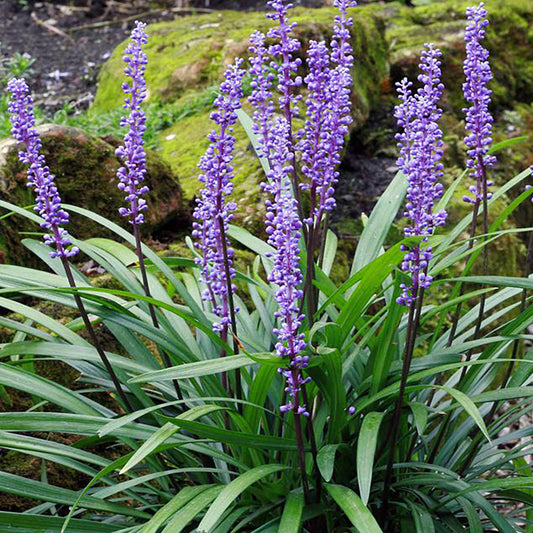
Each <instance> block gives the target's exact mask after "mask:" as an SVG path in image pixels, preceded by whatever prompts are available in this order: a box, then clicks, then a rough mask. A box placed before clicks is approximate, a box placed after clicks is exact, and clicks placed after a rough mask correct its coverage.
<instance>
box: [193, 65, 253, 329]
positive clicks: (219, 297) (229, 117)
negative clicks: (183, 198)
mask: <svg viewBox="0 0 533 533" xmlns="http://www.w3.org/2000/svg"><path fill="white" fill-rule="evenodd" d="M241 65H242V60H241V59H237V60H236V61H235V64H233V65H232V66H230V67H229V69H228V70H227V71H226V74H225V81H224V82H223V83H222V84H221V86H220V93H221V94H220V96H218V98H217V99H216V100H215V103H214V105H215V107H216V108H217V110H216V111H214V112H213V113H212V114H211V119H212V120H213V121H214V122H215V123H216V124H217V125H218V126H219V131H216V130H213V131H212V132H211V133H210V134H209V135H208V139H209V141H210V142H211V144H210V145H209V148H208V149H207V151H206V153H205V154H204V155H203V156H202V158H201V159H200V163H199V165H198V166H199V168H200V169H201V171H202V175H201V176H200V177H199V180H200V181H201V182H202V183H203V184H204V187H203V189H202V190H201V191H200V192H199V196H198V198H197V200H196V208H195V210H194V217H195V218H196V220H197V222H194V224H193V227H194V231H193V237H195V238H196V239H197V243H196V246H197V248H198V249H199V250H200V251H201V254H202V257H201V258H199V259H197V264H198V265H200V266H201V281H202V282H203V283H205V284H206V286H207V289H206V290H205V291H204V294H203V295H202V298H203V299H204V301H208V302H211V305H212V306H213V312H214V313H215V315H217V317H219V318H220V322H218V323H215V324H213V329H214V330H215V331H218V332H222V333H224V332H227V330H228V326H229V325H230V322H231V317H230V316H229V307H228V305H229V302H228V279H227V276H226V266H225V256H226V254H227V257H228V263H229V266H228V270H229V275H230V278H234V277H235V269H234V268H233V261H232V257H233V253H234V252H233V249H232V248H231V247H230V246H229V241H228V239H227V237H226V234H227V229H228V224H229V222H230V221H231V220H232V218H233V211H235V209H236V205H235V203H234V202H231V201H228V197H229V196H231V194H232V192H233V182H232V180H233V166H232V165H231V162H232V159H233V150H234V147H235V137H234V136H233V135H232V132H233V126H234V124H235V122H236V121H237V110H238V109H240V108H241V99H242V97H243V91H242V79H243V76H244V73H245V72H244V70H242V69H241V68H240V67H241ZM232 290H235V287H234V286H232Z"/></svg>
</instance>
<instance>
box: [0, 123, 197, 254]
mask: <svg viewBox="0 0 533 533" xmlns="http://www.w3.org/2000/svg"><path fill="white" fill-rule="evenodd" d="M38 129H39V131H40V132H41V136H42V141H43V151H42V153H43V154H44V156H45V157H46V161H47V163H48V166H49V167H50V170H51V172H52V173H53V174H54V175H55V176H56V181H57V184H58V188H59V190H60V193H61V196H62V199H63V201H64V202H65V203H67V204H68V203H71V204H75V205H78V206H80V207H84V208H86V209H90V210H92V211H95V212H96V213H98V214H100V215H102V216H104V217H106V218H108V219H109V220H112V221H114V222H118V223H120V224H121V225H126V224H127V222H126V221H124V219H123V218H122V217H121V216H120V215H119V214H118V211H117V210H118V208H119V207H120V205H122V202H123V193H122V191H120V190H119V189H118V188H117V178H116V176H115V174H116V171H117V169H118V168H119V166H120V162H119V160H118V158H117V157H116V156H115V148H116V146H117V144H118V142H119V141H118V140H117V139H114V138H105V139H104V138H97V137H91V136H89V135H88V134H86V133H85V132H84V131H82V130H80V129H78V128H71V127H66V126H57V125H53V124H45V125H43V126H39V128H38ZM147 166H148V172H147V176H146V183H147V185H148V186H149V187H150V189H151V192H150V194H149V195H148V196H147V201H148V204H149V209H148V211H147V213H146V224H145V227H144V231H145V232H146V234H150V233H153V232H157V231H158V230H160V229H162V228H163V227H164V226H165V225H166V224H169V223H171V222H176V223H177V224H179V223H180V221H181V223H182V224H183V223H184V222H185V221H186V220H187V218H188V211H187V208H186V207H184V204H183V202H182V192H181V189H180V187H179V184H178V183H177V181H176V180H175V178H174V177H173V175H172V172H171V170H170V168H169V166H168V165H167V164H166V163H164V162H163V161H162V160H161V158H160V157H159V156H158V155H157V154H155V153H153V152H149V153H148V159H147ZM0 195H1V197H2V199H4V200H7V201H9V202H11V203H14V204H16V205H19V206H28V205H32V204H33V203H34V199H33V195H32V192H31V190H30V189H29V188H28V187H26V171H25V168H24V166H23V165H22V164H21V163H20V162H19V161H18V157H17V148H16V146H15V142H14V141H13V140H12V139H4V140H3V141H0ZM71 222H72V223H71V225H70V226H69V231H70V232H71V233H72V235H74V236H75V237H80V238H88V237H96V236H100V237H101V236H104V234H105V231H104V230H103V228H102V227H101V226H99V225H97V224H96V223H93V222H92V221H90V220H89V219H87V218H82V217H79V216H76V215H72V217H71ZM1 225H2V231H1V232H0V251H2V254H3V256H4V258H3V259H4V260H5V261H10V260H13V259H15V258H16V260H17V263H19V264H20V263H25V264H27V263H28V261H30V258H31V255H30V253H29V252H28V251H26V250H25V248H24V247H23V246H22V245H21V244H20V240H21V235H20V234H19V232H20V231H38V230H39V228H36V227H35V225H33V224H31V223H29V222H28V221H26V220H25V219H23V217H20V216H13V217H9V218H7V219H4V220H2V222H1Z"/></svg>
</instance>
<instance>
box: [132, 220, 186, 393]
mask: <svg viewBox="0 0 533 533" xmlns="http://www.w3.org/2000/svg"><path fill="white" fill-rule="evenodd" d="M133 234H134V236H135V249H136V252H137V260H138V262H139V270H140V272H141V279H142V284H143V288H144V293H145V295H146V296H147V297H148V298H151V297H152V293H151V291H150V283H149V282H148V274H147V272H146V263H145V261H144V254H143V252H142V242H141V230H140V228H139V225H138V224H133ZM148 309H149V312H150V318H151V319H152V324H153V325H154V328H156V329H159V320H158V318H157V315H156V312H155V307H154V305H153V304H152V303H151V302H149V303H148ZM159 353H160V355H161V358H162V359H163V363H164V365H165V367H166V368H170V367H171V366H172V361H171V360H170V356H169V355H168V353H167V352H166V351H165V350H162V349H159ZM172 384H173V385H174V390H175V391H176V396H177V397H178V399H179V400H183V393H182V392H181V387H180V385H179V383H178V380H177V379H174V380H172Z"/></svg>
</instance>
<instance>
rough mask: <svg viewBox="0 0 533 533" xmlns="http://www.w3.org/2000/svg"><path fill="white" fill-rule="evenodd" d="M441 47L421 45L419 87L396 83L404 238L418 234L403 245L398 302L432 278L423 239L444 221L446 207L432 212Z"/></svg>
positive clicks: (437, 192) (438, 169)
mask: <svg viewBox="0 0 533 533" xmlns="http://www.w3.org/2000/svg"><path fill="white" fill-rule="evenodd" d="M440 57H441V52H440V50H438V49H437V48H434V46H433V45H431V44H429V45H426V48H425V50H424V52H423V53H422V59H421V63H420V70H421V71H422V72H421V74H420V75H419V76H418V81H419V82H420V83H421V84H422V86H421V87H420V88H419V89H418V91H417V92H416V94H413V93H412V90H411V87H412V84H411V83H410V82H409V81H407V80H403V81H402V82H400V83H399V84H398V94H399V99H400V103H399V104H398V106H397V107H396V111H395V117H396V119H397V122H398V126H400V128H401V129H402V130H403V131H402V132H401V133H399V134H397V135H396V139H397V140H398V146H399V148H400V157H399V158H398V166H399V167H400V168H401V169H402V171H403V173H404V174H405V175H406V177H407V180H408V182H409V189H408V192H407V204H406V206H405V207H406V210H405V213H404V216H405V217H406V218H407V219H408V220H409V225H408V227H407V228H406V229H405V235H406V236H407V237H423V240H422V242H421V243H419V244H417V245H415V246H413V247H412V248H409V247H405V246H404V250H405V251H406V255H405V258H404V261H403V263H402V269H403V270H404V271H405V272H409V273H410V274H411V280H412V281H411V284H410V285H405V284H402V285H401V287H402V295H401V296H400V297H399V298H398V303H400V304H402V305H411V304H412V303H413V302H414V300H415V299H416V297H417V296H418V291H419V289H420V288H423V289H427V288H428V287H429V286H430V284H431V281H432V278H431V276H429V275H428V274H427V269H428V264H429V261H430V260H431V258H432V257H433V254H432V249H431V247H430V246H426V247H425V248H423V242H427V240H428V237H429V236H430V235H432V234H433V231H434V229H435V227H437V226H441V225H443V224H444V222H445V220H446V212H445V211H441V212H439V213H434V212H433V208H434V206H435V203H436V201H437V200H438V199H439V198H440V197H441V196H442V192H443V188H442V184H441V183H439V179H440V178H441V177H442V168H443V167H442V163H441V159H442V151H443V142H442V131H441V130H440V128H439V125H438V122H439V119H440V117H441V115H442V110H441V109H440V108H439V107H438V103H439V100H440V98H441V96H442V91H443V88H444V86H443V85H442V83H441V82H440V77H441V70H440Z"/></svg>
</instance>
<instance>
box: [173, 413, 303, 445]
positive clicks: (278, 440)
mask: <svg viewBox="0 0 533 533" xmlns="http://www.w3.org/2000/svg"><path fill="white" fill-rule="evenodd" d="M167 420H168V421H169V422H170V423H172V424H175V425H177V426H179V427H181V428H183V429H186V430H187V431H190V432H191V433H194V434H195V435H198V436H200V437H203V438H205V439H212V440H214V441H217V442H224V443H226V444H239V445H241V446H252V447H254V448H261V449H264V450H281V451H295V450H296V443H295V441H294V440H291V439H285V438H282V437H270V436H268V435H257V434H255V433H243V432H241V431H232V430H228V429H222V428H219V427H216V426H211V425H207V424H201V423H199V422H190V421H188V420H183V419H180V418H174V419H167Z"/></svg>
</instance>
